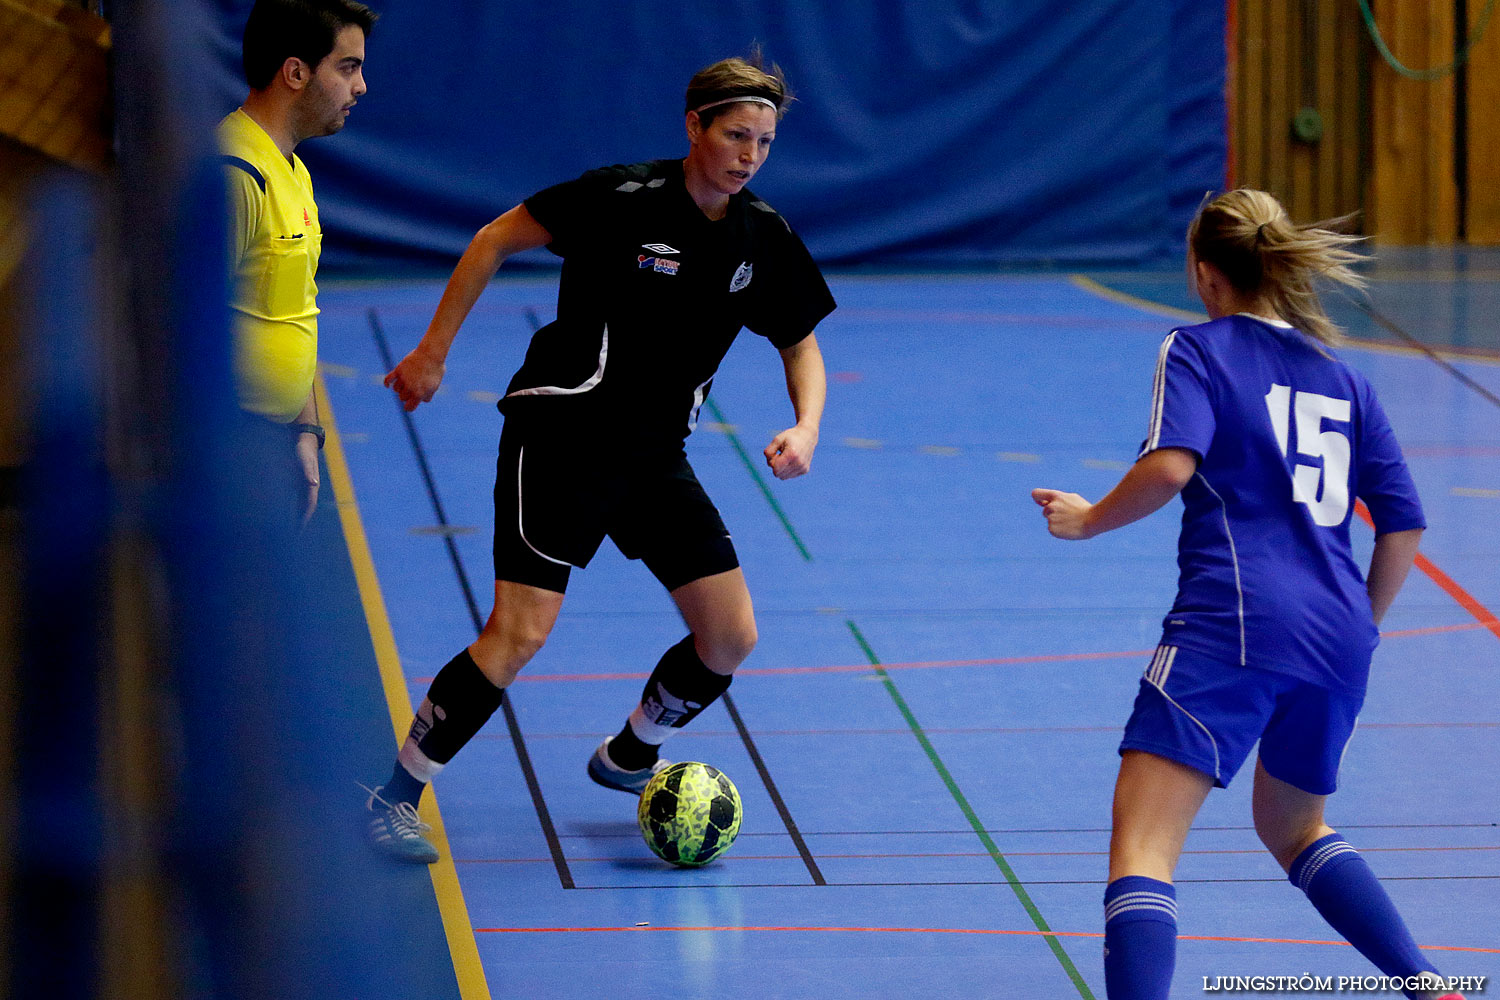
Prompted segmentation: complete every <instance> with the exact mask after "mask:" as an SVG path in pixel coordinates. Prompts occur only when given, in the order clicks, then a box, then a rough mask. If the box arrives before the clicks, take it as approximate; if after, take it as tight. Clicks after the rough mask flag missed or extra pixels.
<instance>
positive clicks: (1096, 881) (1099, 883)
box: [578, 875, 1500, 934]
mask: <svg viewBox="0 0 1500 1000" xmlns="http://www.w3.org/2000/svg"><path fill="white" fill-rule="evenodd" d="M1104 881H1105V880H1104V879H1103V878H1102V877H1101V878H1076V879H1075V878H1070V879H1045V878H1040V879H1027V880H1026V881H1025V883H1024V884H1025V885H1027V886H1037V885H1082V886H1089V887H1093V888H1103V886H1104ZM1380 881H1382V882H1500V875H1382V876H1380ZM1172 883H1173V884H1174V885H1285V884H1286V876H1284V875H1283V876H1280V877H1277V878H1177V877H1174V878H1173V879H1172ZM1009 884H1010V883H1009V882H1006V881H1005V880H1004V879H989V880H984V879H975V880H973V881H933V882H830V883H829V884H828V885H829V888H831V889H892V888H899V889H921V888H926V887H933V888H945V889H951V888H963V887H965V886H989V885H1002V886H1003V885H1009ZM578 888H579V889H580V890H587V889H591V890H594V891H596V892H606V891H615V892H619V891H628V890H632V889H653V890H655V889H806V888H807V883H806V882H699V883H684V882H657V883H652V884H650V885H645V884H642V885H580V886H578ZM1040 933H1042V934H1046V933H1049V931H1042V932H1040Z"/></svg>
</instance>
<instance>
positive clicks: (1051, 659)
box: [411, 553, 1500, 684]
mask: <svg viewBox="0 0 1500 1000" xmlns="http://www.w3.org/2000/svg"><path fill="white" fill-rule="evenodd" d="M1417 560H1418V562H1417V565H1419V566H1420V565H1422V563H1423V562H1424V561H1425V560H1424V557H1423V556H1422V555H1421V554H1420V553H1419V554H1418V555H1417ZM1429 565H1430V564H1429ZM1433 572H1437V568H1436V567H1433ZM1428 575H1431V574H1430V573H1429V574H1428ZM1444 579H1447V577H1444ZM1449 582H1450V583H1452V581H1451V580H1450V581H1449ZM1439 585H1440V586H1441V584H1439ZM1453 586H1454V587H1455V588H1456V589H1458V592H1459V593H1464V592H1463V590H1462V588H1459V587H1458V584H1456V583H1455V584H1453ZM1445 589H1446V588H1445ZM1450 593H1451V592H1450ZM1464 596H1465V597H1467V596H1468V595H1467V594H1465V595H1464ZM1469 600H1470V601H1473V600H1474V599H1473V598H1472V597H1470V598H1469ZM1459 603H1461V604H1462V603H1463V602H1462V601H1460V602H1459ZM1474 607H1475V608H1479V612H1475V611H1474V609H1473V608H1469V607H1468V605H1465V608H1466V609H1467V610H1468V611H1469V612H1470V613H1471V614H1474V615H1475V617H1480V616H1481V614H1483V615H1489V612H1487V611H1484V609H1483V608H1482V607H1480V605H1479V604H1478V602H1477V601H1476V602H1474ZM1483 628H1487V629H1490V630H1491V631H1493V632H1495V634H1496V635H1497V636H1500V621H1496V619H1495V617H1494V616H1493V615H1489V618H1488V620H1484V619H1483V618H1481V620H1480V621H1478V622H1473V623H1470V622H1464V623H1462V624H1458V625H1433V626H1429V627H1427V628H1407V629H1398V630H1395V631H1391V632H1382V633H1381V634H1380V635H1381V638H1383V639H1406V638H1411V637H1413V636H1420V635H1438V634H1441V633H1444V632H1472V631H1474V630H1475V629H1483ZM1153 652H1155V650H1154V649H1125V650H1114V651H1110V652H1103V653H1054V654H1047V655H1041V656H997V657H991V658H988V659H982V660H913V661H910V662H907V663H882V664H881V667H882V668H884V669H885V670H934V669H939V668H946V667H1004V666H1019V665H1022V664H1028V663H1074V662H1081V661H1085V660H1127V659H1135V658H1137V657H1146V656H1150V655H1151V654H1152V653H1153ZM873 669H874V668H873V667H871V666H870V664H868V663H839V664H833V665H830V666H818V667H746V668H745V669H743V670H739V671H737V672H736V674H737V676H740V677H770V676H776V675H787V674H851V673H868V672H870V671H871V670H873ZM650 676H651V674H650V672H649V671H644V670H634V671H618V672H615V673H598V674H526V673H523V674H521V675H520V676H518V677H517V678H516V683H523V682H524V683H530V684H557V683H579V682H584V681H643V680H645V679H646V678H648V677H650ZM411 682H412V683H413V684H430V683H432V678H431V677H413V678H412V679H411Z"/></svg>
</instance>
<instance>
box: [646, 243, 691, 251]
mask: <svg viewBox="0 0 1500 1000" xmlns="http://www.w3.org/2000/svg"><path fill="white" fill-rule="evenodd" d="M641 249H642V250H650V251H651V252H652V253H682V251H681V250H678V249H677V248H676V247H669V246H667V245H666V244H665V243H642V244H641Z"/></svg>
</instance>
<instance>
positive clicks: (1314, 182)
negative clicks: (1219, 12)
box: [1232, 0, 1366, 221]
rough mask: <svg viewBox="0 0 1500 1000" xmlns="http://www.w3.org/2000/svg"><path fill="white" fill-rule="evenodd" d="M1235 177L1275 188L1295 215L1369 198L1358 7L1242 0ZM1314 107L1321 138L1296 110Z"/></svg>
mask: <svg viewBox="0 0 1500 1000" xmlns="http://www.w3.org/2000/svg"><path fill="white" fill-rule="evenodd" d="M1234 15H1235V18H1236V21H1237V25H1238V31H1239V36H1238V38H1237V40H1236V52H1235V58H1236V62H1237V66H1236V77H1235V81H1234V88H1235V89H1234V111H1233V117H1234V125H1233V128H1234V147H1235V148H1234V159H1235V172H1234V176H1233V178H1232V181H1233V183H1235V184H1238V185H1243V186H1247V187H1257V188H1262V189H1264V190H1266V191H1270V192H1271V193H1272V194H1274V195H1276V197H1278V198H1279V199H1281V201H1282V202H1283V203H1284V204H1285V205H1286V206H1287V210H1288V211H1289V212H1291V214H1292V216H1293V217H1294V218H1296V219H1298V220H1307V221H1310V220H1312V219H1322V218H1328V217H1331V216H1336V215H1345V214H1348V213H1350V212H1355V211H1357V210H1359V209H1360V208H1361V207H1362V206H1363V197H1364V177H1363V174H1364V160H1363V157H1362V155H1361V149H1362V147H1363V144H1364V143H1365V141H1366V127H1365V113H1364V104H1363V100H1362V90H1361V80H1362V76H1363V74H1364V66H1363V60H1364V58H1365V51H1364V49H1363V48H1362V46H1361V44H1360V32H1361V30H1362V29H1361V27H1360V25H1359V20H1358V16H1359V15H1358V10H1357V8H1355V7H1354V6H1353V5H1352V4H1344V3H1337V4H1335V3H1327V2H1321V0H1236V2H1235V10H1234ZM1304 107H1305V108H1311V109H1312V110H1314V111H1315V112H1317V114H1318V116H1319V117H1320V119H1321V122H1322V127H1323V133H1322V136H1321V137H1320V138H1319V139H1318V140H1317V141H1316V142H1306V141H1299V140H1298V139H1297V138H1296V137H1295V136H1294V135H1293V130H1292V122H1293V118H1294V117H1295V116H1296V114H1297V112H1298V111H1299V110H1300V109H1302V108H1304Z"/></svg>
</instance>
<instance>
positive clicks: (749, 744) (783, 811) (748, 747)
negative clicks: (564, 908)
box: [526, 306, 828, 885]
mask: <svg viewBox="0 0 1500 1000" xmlns="http://www.w3.org/2000/svg"><path fill="white" fill-rule="evenodd" d="M526 321H527V322H528V323H530V324H531V332H532V333H535V332H536V331H538V330H540V329H541V328H542V320H541V317H540V316H538V315H537V311H536V310H535V309H534V308H532V307H531V306H527V307H526ZM709 406H710V408H713V402H712V401H709ZM714 413H715V414H717V415H718V416H719V417H720V418H721V422H722V414H718V410H717V409H714ZM751 471H752V473H753V472H754V469H753V467H752V470H751ZM771 502H772V503H773V504H774V503H775V502H776V501H775V500H774V499H773V500H772V501H771ZM799 545H800V543H799ZM804 554H805V552H804ZM722 701H723V702H724V707H725V709H727V710H728V712H729V717H730V718H731V719H733V720H734V728H735V730H736V731H737V732H738V733H739V736H740V742H742V743H744V744H745V751H746V752H747V753H749V754H750V759H751V761H753V762H754V763H755V770H756V772H757V773H758V774H759V775H760V780H761V784H763V785H765V787H766V794H768V795H770V796H771V802H772V803H773V804H774V805H775V806H776V811H777V813H779V814H780V815H781V822H782V823H783V824H784V825H785V826H786V832H787V833H788V834H790V835H791V838H792V843H794V844H796V845H797V853H798V854H800V855H802V863H803V864H804V865H806V866H807V873H808V875H810V876H811V877H812V880H813V885H827V884H828V883H827V882H826V881H825V880H824V878H823V873H822V872H821V871H819V870H818V863H817V861H815V860H813V856H812V852H811V851H809V850H808V849H807V843H806V841H804V840H803V839H802V834H801V833H800V832H798V830H797V823H796V821H795V820H793V819H792V813H791V810H789V809H788V808H787V807H786V801H785V800H783V799H782V797H781V792H780V791H779V790H778V789H777V788H776V782H775V781H773V780H771V772H770V770H769V769H768V768H767V767H766V762H765V760H764V758H762V757H761V755H760V749H759V748H758V747H756V745H755V740H754V739H753V738H752V737H751V735H750V730H749V729H747V728H746V726H745V721H744V719H742V718H741V717H740V712H739V709H738V708H737V707H735V704H734V699H733V698H732V697H731V696H730V694H729V692H728V691H725V692H724V697H723V699H722Z"/></svg>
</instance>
